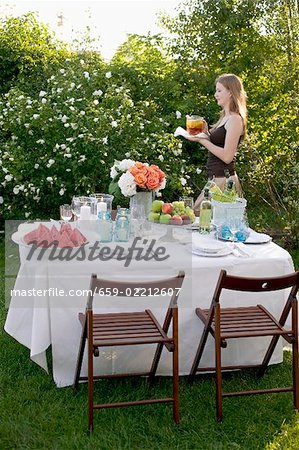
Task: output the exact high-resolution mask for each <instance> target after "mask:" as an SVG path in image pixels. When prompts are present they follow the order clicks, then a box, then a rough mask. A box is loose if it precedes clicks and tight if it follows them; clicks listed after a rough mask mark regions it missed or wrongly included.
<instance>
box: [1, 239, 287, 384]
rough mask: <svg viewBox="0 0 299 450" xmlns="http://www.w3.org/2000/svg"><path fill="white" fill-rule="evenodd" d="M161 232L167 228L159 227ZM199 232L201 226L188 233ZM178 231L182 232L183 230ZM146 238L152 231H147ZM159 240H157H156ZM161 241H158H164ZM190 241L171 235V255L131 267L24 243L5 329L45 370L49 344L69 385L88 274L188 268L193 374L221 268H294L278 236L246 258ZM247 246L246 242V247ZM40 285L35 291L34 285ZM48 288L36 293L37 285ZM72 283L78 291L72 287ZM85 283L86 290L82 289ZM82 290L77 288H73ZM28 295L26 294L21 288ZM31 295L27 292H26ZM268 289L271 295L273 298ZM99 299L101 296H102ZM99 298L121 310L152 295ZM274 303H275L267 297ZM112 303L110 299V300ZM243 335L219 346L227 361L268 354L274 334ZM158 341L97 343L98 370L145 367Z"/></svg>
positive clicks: (183, 336) (209, 351)
mask: <svg viewBox="0 0 299 450" xmlns="http://www.w3.org/2000/svg"><path fill="white" fill-rule="evenodd" d="M162 234H164V233H162ZM188 236H189V238H190V239H191V238H192V236H193V239H195V238H196V233H194V232H193V233H192V232H190V233H189V235H188ZM180 237H181V236H180ZM148 240H149V238H148ZM157 243H159V241H157ZM160 244H161V243H160ZM181 244H186V241H184V240H183V239H181V242H172V243H169V244H168V245H167V244H165V243H163V245H167V251H168V252H169V253H170V257H169V258H168V259H167V260H165V261H163V263H162V262H161V263H159V264H157V263H156V261H155V260H150V261H134V260H132V261H131V263H132V264H131V265H130V266H129V267H124V262H123V261H122V262H120V261H117V260H115V259H112V260H109V261H106V262H103V261H99V260H95V261H89V260H86V259H85V260H84V261H83V262H82V261H77V260H71V261H67V262H66V261H58V260H55V261H49V260H48V259H46V260H42V261H38V259H37V258H32V259H31V260H30V261H27V260H26V253H28V248H24V247H21V246H20V248H19V250H20V256H21V266H20V269H19V272H18V276H17V279H16V282H15V290H19V293H16V292H15V293H14V294H13V295H12V297H11V302H10V306H9V309H8V314H7V319H6V323H5V330H6V332H7V333H9V334H10V335H11V336H13V337H14V338H15V339H16V340H17V341H18V342H20V343H21V344H23V345H25V346H26V347H28V348H29V349H30V358H31V359H32V360H33V361H34V362H35V363H37V364H38V365H39V366H41V367H42V368H43V369H45V370H46V371H48V366H47V360H46V350H47V348H48V347H49V346H52V361H53V378H54V381H55V383H56V385H57V386H58V387H63V386H69V385H71V384H72V382H73V377H74V371H75V364H76V358H77V352H78V346H79V340H80V334H81V325H80V323H79V320H78V313H79V312H83V311H84V310H85V305H86V298H87V293H86V290H88V288H89V282H90V275H91V273H93V272H94V273H97V274H99V275H100V276H103V277H107V278H109V277H110V278H119V277H123V279H128V278H129V277H133V278H134V279H136V278H138V277H139V278H140V279H142V278H144V277H145V275H146V276H151V277H152V278H156V277H157V278H158V277H164V276H166V275H174V274H177V272H178V270H180V269H184V270H185V272H186V277H185V281H184V285H183V288H182V291H181V294H180V298H179V354H180V374H181V375H187V374H189V371H190V368H191V365H192V362H193V358H194V355H195V351H196V348H197V345H198V342H199V338H200V335H201V333H202V329H203V327H202V324H201V322H200V321H199V320H198V318H197V316H196V315H195V312H194V310H195V308H196V307H197V306H201V307H209V305H210V302H211V297H212V294H213V291H214V288H215V285H216V281H217V279H218V276H219V272H220V270H221V269H225V270H227V272H228V273H229V274H233V275H240V276H241V275H242V276H256V277H258V276H261V275H264V276H265V277H266V276H278V275H284V274H287V273H291V272H292V271H293V270H294V267H293V262H292V258H291V256H290V255H289V253H288V252H287V251H286V250H284V249H283V248H281V247H279V246H278V245H276V244H275V243H273V242H269V243H267V244H260V245H248V246H246V249H247V250H248V251H249V252H250V254H251V255H250V256H249V257H241V255H240V256H237V253H235V254H229V255H227V256H224V257H199V256H196V255H193V254H191V253H190V251H188V245H181ZM244 248H245V246H244ZM34 289H35V291H34ZM38 289H40V290H43V291H44V292H42V295H39V293H38V292H37V290H38ZM71 290H73V291H72V292H71ZM84 290H85V292H83V291H84ZM75 291H78V292H75ZM22 292H23V293H24V292H25V294H26V295H24V296H22V295H20V293H22ZM60 292H63V295H61V293H60ZM29 294H30V295H29ZM256 295H258V294H248V293H244V298H242V302H243V303H242V304H244V305H249V304H251V303H252V302H254V301H255V299H254V296H256ZM263 296H264V297H263V299H261V301H260V303H265V302H267V303H265V304H267V308H268V309H269V310H270V311H271V312H272V313H273V314H279V312H280V311H281V310H282V307H283V304H284V301H285V298H286V293H282V292H274V293H263ZM270 296H271V297H270ZM224 299H225V302H226V303H225V306H236V305H239V304H240V303H239V302H240V293H233V295H232V293H231V294H230V296H228V295H226V296H225V297H224ZM98 300H99V301H98ZM98 300H97V301H96V303H95V305H96V308H95V310H96V311H101V312H107V311H124V310H130V311H134V310H139V309H143V308H144V306H145V304H147V305H148V303H146V302H148V299H146V298H137V299H132V300H128V299H126V300H125V299H122V298H112V297H109V298H108V297H107V298H100V299H98ZM162 300H166V299H162V298H161V297H157V298H152V299H151V304H150V308H151V309H152V311H153V312H154V314H155V315H156V316H157V317H158V319H162V317H163V315H164V312H165V308H166V306H167V304H166V303H165V305H163V306H162ZM269 302H270V304H269ZM112 303H113V306H112ZM248 341H249V339H243V340H239V341H233V340H232V341H230V342H229V345H228V348H227V349H224V350H223V352H222V357H223V364H225V365H231V364H258V363H259V362H260V361H261V360H262V358H263V356H264V352H265V349H266V348H267V343H268V342H269V338H257V339H254V340H252V339H250V342H248ZM154 349H155V346H152V348H151V349H150V350H149V346H144V347H143V346H138V347H137V348H131V347H120V348H116V347H113V348H104V349H100V356H99V357H98V358H95V370H96V371H98V373H106V374H107V373H120V372H125V371H128V372H136V371H145V370H147V367H149V365H150V361H151V358H152V355H153V353H154ZM281 361H282V342H281V343H280V345H279V346H278V347H277V350H276V351H275V353H274V354H273V357H272V359H271V363H272V364H274V363H279V362H281ZM213 364H214V346H213V340H212V339H210V340H209V341H208V343H207V346H206V350H205V353H204V355H203V357H202V360H201V366H203V367H204V366H212V365H213ZM170 368H171V355H170V354H169V353H168V352H164V351H163V354H162V358H161V361H160V364H159V367H158V372H157V374H158V375H170V373H171V370H170ZM86 373H87V361H86V355H85V359H84V361H83V372H82V375H86Z"/></svg>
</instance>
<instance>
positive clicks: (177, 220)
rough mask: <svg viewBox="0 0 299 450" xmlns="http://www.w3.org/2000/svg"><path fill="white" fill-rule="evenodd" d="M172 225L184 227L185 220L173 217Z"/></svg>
mask: <svg viewBox="0 0 299 450" xmlns="http://www.w3.org/2000/svg"><path fill="white" fill-rule="evenodd" d="M170 223H171V225H182V223H183V219H182V218H181V216H172V218H171V220H170Z"/></svg>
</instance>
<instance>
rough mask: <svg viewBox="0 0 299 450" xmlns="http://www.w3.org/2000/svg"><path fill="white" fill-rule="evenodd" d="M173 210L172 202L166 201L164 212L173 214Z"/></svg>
mask: <svg viewBox="0 0 299 450" xmlns="http://www.w3.org/2000/svg"><path fill="white" fill-rule="evenodd" d="M172 211H173V206H172V203H164V204H163V205H162V212H163V213H164V214H171V213H172Z"/></svg>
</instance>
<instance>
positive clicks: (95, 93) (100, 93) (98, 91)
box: [92, 89, 103, 97]
mask: <svg viewBox="0 0 299 450" xmlns="http://www.w3.org/2000/svg"><path fill="white" fill-rule="evenodd" d="M102 94H103V91H101V89H98V90H97V91H94V92H93V93H92V95H96V96H99V97H100V96H101V95H102Z"/></svg>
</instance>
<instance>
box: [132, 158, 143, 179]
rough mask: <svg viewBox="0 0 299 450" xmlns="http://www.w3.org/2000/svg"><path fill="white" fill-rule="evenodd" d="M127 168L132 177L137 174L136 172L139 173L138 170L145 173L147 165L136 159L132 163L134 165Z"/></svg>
mask: <svg viewBox="0 0 299 450" xmlns="http://www.w3.org/2000/svg"><path fill="white" fill-rule="evenodd" d="M129 170H130V172H131V174H132V175H133V177H135V175H137V173H140V172H141V173H144V175H146V174H147V167H146V166H145V165H144V164H143V163H141V162H138V161H137V162H136V163H135V164H134V166H132V167H130V169H129Z"/></svg>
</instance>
